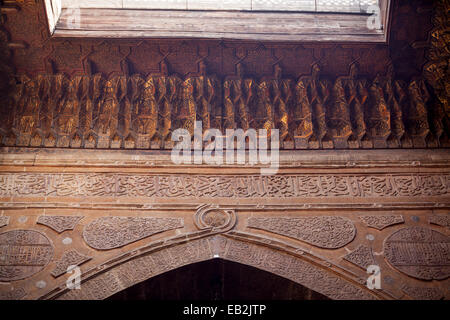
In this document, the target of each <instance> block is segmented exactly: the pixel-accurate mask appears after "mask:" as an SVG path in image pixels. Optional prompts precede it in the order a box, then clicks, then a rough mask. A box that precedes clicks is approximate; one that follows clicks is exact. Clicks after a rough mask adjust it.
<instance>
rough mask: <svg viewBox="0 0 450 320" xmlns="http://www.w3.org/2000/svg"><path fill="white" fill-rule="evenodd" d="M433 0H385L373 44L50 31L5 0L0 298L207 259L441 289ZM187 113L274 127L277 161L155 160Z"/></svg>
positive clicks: (446, 159) (448, 183) (439, 112)
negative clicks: (75, 276) (388, 1)
mask: <svg viewBox="0 0 450 320" xmlns="http://www.w3.org/2000/svg"><path fill="white" fill-rule="evenodd" d="M447 2H448V1H447V0H443V1H441V2H439V3H440V7H438V9H439V10H437V11H436V10H433V7H432V2H427V1H422V0H414V1H393V5H392V24H391V30H390V34H389V35H390V37H389V38H390V39H389V42H388V43H387V44H359V43H358V44H350V43H347V44H343V43H333V42H326V43H282V42H270V43H269V42H267V43H264V42H257V43H256V42H251V41H248V42H241V41H219V40H211V41H203V40H202V41H199V40H192V39H186V40H170V39H163V40H151V39H147V40H127V39H122V41H119V40H103V39H55V38H52V37H50V36H49V34H48V26H47V22H46V19H45V11H44V6H43V1H41V0H37V1H28V0H27V1H6V3H5V6H3V7H2V8H1V13H2V14H1V28H0V35H1V37H2V39H3V40H4V41H3V42H2V45H1V47H0V53H1V54H2V55H3V56H4V59H3V57H2V59H0V70H1V71H2V73H1V77H0V92H1V93H2V94H1V95H0V111H1V112H0V116H1V120H2V121H1V122H0V142H1V144H2V147H1V150H0V228H1V229H0V281H1V283H0V299H90V298H91V299H92V298H93V299H103V298H106V297H108V296H110V295H112V294H114V293H116V292H118V291H120V290H123V289H125V288H128V287H129V286H131V285H133V284H136V283H138V282H141V281H144V280H146V279H148V278H150V277H152V276H155V275H158V274H161V273H163V272H166V271H168V270H172V269H174V268H177V267H180V266H183V265H187V264H190V263H195V262H198V261H204V260H207V259H213V258H221V259H228V260H231V261H235V262H239V263H243V264H248V265H251V266H254V267H257V268H260V269H263V270H266V271H269V272H273V273H275V274H277V275H280V276H282V277H286V278H288V279H291V280H292V281H295V282H298V283H300V284H302V285H304V286H306V287H308V288H310V289H312V290H315V291H317V292H319V293H322V294H324V295H326V296H328V297H330V298H333V299H442V298H445V299H449V298H450V291H449V288H450V278H449V272H448V270H449V267H450V266H449V260H448V257H449V248H448V246H449V240H448V239H449V236H450V233H449V232H450V229H449V222H448V221H449V217H450V156H449V153H448V150H446V149H445V148H447V147H448V143H449V140H448V138H449V135H448V134H449V131H448V130H449V124H448V110H446V108H447V107H448V94H447V93H446V92H447V91H448V90H447V91H446V90H445V88H446V87H445V84H446V73H445V72H444V71H445V70H446V69H447V67H448V66H447V64H448V62H447V61H446V59H447V58H448V50H447V49H446V45H447V43H446V42H445V40H442V39H445V34H446V33H445V32H446V31H445V30H447V29H446V28H447V24H446V19H445V17H446V14H448V6H447ZM435 3H438V2H435ZM442 8H444V10H443V9H442ZM435 9H436V8H435ZM435 14H437V15H436V17H435V20H434V21H432V17H433V16H434V15H435ZM447 20H448V19H447ZM23 21H27V23H23ZM430 31H432V33H431V37H429V35H430ZM430 41H431V42H430ZM427 53H428V56H427ZM447 60H448V59H447ZM424 66H425V67H424ZM6 75H8V76H6ZM447 82H448V81H447ZM446 99H447V100H446ZM447 109H448V108H447ZM196 120H199V121H202V123H203V128H204V129H207V128H213V127H214V128H218V129H221V130H225V129H227V128H230V129H231V128H243V129H247V128H255V129H259V128H266V129H273V128H278V129H280V137H281V148H282V149H284V151H283V150H282V152H281V155H280V169H279V172H278V174H276V175H273V176H261V175H260V174H259V170H260V168H261V166H254V167H250V166H242V165H240V164H229V165H224V166H222V167H217V166H214V165H200V166H192V165H174V164H173V163H172V162H171V160H170V156H169V153H168V152H167V150H168V149H170V148H171V147H172V145H171V141H170V139H168V137H170V133H171V132H172V131H173V130H174V129H176V128H185V129H188V130H190V131H192V129H193V123H194V121H196ZM295 149H296V150H295ZM339 149H356V150H352V151H351V152H349V150H339ZM371 149H373V150H371ZM389 149H396V150H389ZM411 149H414V150H411ZM421 149H425V150H421ZM71 265H72V266H73V265H76V266H78V267H80V270H81V272H82V283H81V289H80V290H70V289H69V288H67V286H66V280H68V278H69V276H70V274H69V273H67V268H68V267H69V266H71ZM370 265H376V266H379V267H380V272H381V274H380V276H381V279H380V280H381V288H380V289H375V290H371V289H369V288H368V287H367V286H366V280H367V278H368V273H367V270H366V268H367V267H368V266H370Z"/></svg>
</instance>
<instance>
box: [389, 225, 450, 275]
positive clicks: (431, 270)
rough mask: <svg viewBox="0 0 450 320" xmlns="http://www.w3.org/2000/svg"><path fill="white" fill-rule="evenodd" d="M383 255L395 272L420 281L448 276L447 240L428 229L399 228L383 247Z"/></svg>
mask: <svg viewBox="0 0 450 320" xmlns="http://www.w3.org/2000/svg"><path fill="white" fill-rule="evenodd" d="M384 255H385V257H386V259H387V260H388V261H389V263H390V264H391V265H392V266H393V267H394V268H396V269H397V270H399V271H401V272H403V273H405V274H407V275H409V276H411V277H415V278H418V279H422V280H443V279H446V278H448V277H449V276H450V238H449V237H447V236H446V235H444V234H442V233H439V232H437V231H434V230H432V229H428V228H422V227H410V228H403V229H400V230H398V231H396V232H394V233H393V234H392V235H390V236H389V237H388V238H387V239H386V240H385V243H384Z"/></svg>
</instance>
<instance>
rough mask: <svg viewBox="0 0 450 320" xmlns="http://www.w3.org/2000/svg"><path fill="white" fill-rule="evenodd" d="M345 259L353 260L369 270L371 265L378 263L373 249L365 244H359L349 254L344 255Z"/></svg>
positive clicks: (352, 261)
mask: <svg viewBox="0 0 450 320" xmlns="http://www.w3.org/2000/svg"><path fill="white" fill-rule="evenodd" d="M344 260H346V261H348V262H351V263H353V264H355V265H357V266H358V267H360V268H363V269H364V270H367V268H368V267H369V266H370V265H374V264H376V263H375V259H374V257H373V252H372V249H371V248H369V247H367V246H365V245H360V246H358V248H356V249H355V250H353V251H352V252H350V253H349V254H347V255H346V256H345V257H344Z"/></svg>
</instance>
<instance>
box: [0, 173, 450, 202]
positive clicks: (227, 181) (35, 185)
mask: <svg viewBox="0 0 450 320" xmlns="http://www.w3.org/2000/svg"><path fill="white" fill-rule="evenodd" d="M449 194H450V175H445V174H427V175H424V174H409V175H406V174H405V175H401V174H398V175H387V174H376V175H362V174H353V175H348V174H347V175H345V174H340V175H332V174H322V175H315V174H302V175H275V176H260V175H245V176H233V175H219V176H215V175H196V174H192V175H148V174H113V173H111V174H110V173H90V174H83V173H79V174H69V173H67V174H63V173H49V174H45V173H3V174H0V196H2V197H10V196H21V197H47V196H58V197H114V198H127V197H129V198H140V197H143V198H300V197H302V198H303V197H311V198H316V197H318V198H319V197H320V198H322V197H351V198H369V197H375V198H379V197H430V196H448V195H449Z"/></svg>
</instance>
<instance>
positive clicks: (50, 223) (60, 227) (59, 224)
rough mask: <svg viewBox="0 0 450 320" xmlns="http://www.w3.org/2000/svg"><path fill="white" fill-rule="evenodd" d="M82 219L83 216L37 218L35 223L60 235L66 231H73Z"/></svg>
mask: <svg viewBox="0 0 450 320" xmlns="http://www.w3.org/2000/svg"><path fill="white" fill-rule="evenodd" d="M83 218H84V217H83V216H39V217H38V219H37V221H36V223H38V224H42V225H44V226H47V227H49V228H51V229H53V230H55V231H56V232H58V233H62V232H64V231H66V230H73V229H74V228H75V226H76V225H77V224H78V222H79V221H80V220H81V219H83Z"/></svg>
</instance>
